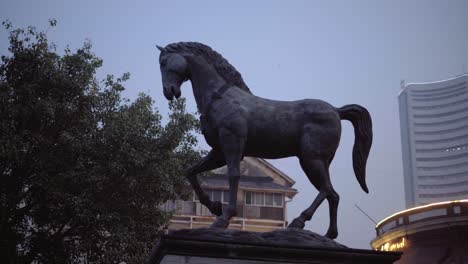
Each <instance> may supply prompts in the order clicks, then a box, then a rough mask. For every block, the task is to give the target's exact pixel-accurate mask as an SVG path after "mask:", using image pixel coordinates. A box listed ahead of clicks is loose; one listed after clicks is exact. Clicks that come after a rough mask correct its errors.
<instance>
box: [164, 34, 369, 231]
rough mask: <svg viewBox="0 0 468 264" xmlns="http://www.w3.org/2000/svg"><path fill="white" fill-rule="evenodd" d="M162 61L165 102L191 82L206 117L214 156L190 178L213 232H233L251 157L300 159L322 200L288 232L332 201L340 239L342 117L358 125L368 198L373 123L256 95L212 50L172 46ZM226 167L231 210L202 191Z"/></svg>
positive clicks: (326, 107)
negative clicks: (333, 166)
mask: <svg viewBox="0 0 468 264" xmlns="http://www.w3.org/2000/svg"><path fill="white" fill-rule="evenodd" d="M158 49H159V50H160V51H161V54H160V56H159V64H160V67H161V74H162V84H163V89H164V96H165V97H166V98H167V99H168V100H172V99H173V98H174V97H175V98H179V97H180V95H181V89H180V87H181V85H182V83H183V82H185V81H187V80H190V81H191V82H192V88H193V93H194V96H195V100H196V102H197V107H198V110H199V112H200V113H201V117H200V122H201V128H202V133H203V135H204V137H205V139H206V141H207V143H208V144H209V145H210V146H211V148H212V149H211V151H210V152H209V153H208V155H207V156H206V157H204V158H203V159H202V160H200V161H199V162H198V163H197V164H196V165H195V166H193V167H191V168H190V169H189V170H188V175H187V177H188V180H189V182H190V184H191V185H192V187H193V188H194V190H195V192H196V194H197V195H198V198H199V200H200V202H201V203H202V204H204V205H205V206H206V207H207V208H208V209H209V210H210V211H211V212H212V213H213V214H215V215H217V216H218V217H217V219H216V221H215V222H214V223H213V224H212V227H221V228H226V227H227V226H228V225H229V219H231V218H232V217H233V216H235V215H236V203H237V189H238V186H239V177H240V172H239V163H240V162H241V160H242V159H243V157H244V156H252V157H259V158H265V159H278V158H284V157H291V156H296V157H298V158H299V161H300V164H301V167H302V169H303V170H304V172H305V174H306V175H307V177H308V178H309V180H310V182H312V184H313V185H314V186H315V188H317V190H318V191H319V194H318V195H317V197H316V198H315V200H314V201H313V202H312V204H311V205H310V206H309V207H308V208H307V209H306V210H304V211H303V212H302V213H301V215H300V216H298V217H297V218H295V219H294V220H293V221H292V222H291V224H290V225H289V226H288V228H304V224H305V222H306V221H308V220H310V219H311V218H312V215H313V214H314V213H315V211H316V210H317V208H318V207H319V205H320V204H321V203H322V202H323V201H324V199H327V200H328V203H329V209H330V226H329V228H328V231H327V234H326V236H327V237H329V238H331V239H334V238H336V237H337V236H338V228H337V210H338V202H339V196H338V193H336V191H335V190H334V189H333V186H332V184H331V182H330V175H329V166H330V163H331V162H332V160H333V157H334V155H335V151H336V149H337V148H338V144H339V141H340V136H341V121H340V120H342V119H345V120H349V121H351V123H352V124H353V126H354V133H355V142H354V147H353V168H354V173H355V175H356V178H357V180H358V182H359V184H360V185H361V187H362V189H363V190H364V191H365V192H368V189H367V186H366V180H365V179H366V171H365V168H366V162H367V157H368V155H369V151H370V148H371V145H372V121H371V117H370V115H369V112H368V111H367V110H366V109H365V108H364V107H362V106H359V105H355V104H354V105H346V106H343V107H341V108H335V107H333V106H332V105H330V104H329V103H327V102H324V101H321V100H316V99H306V100H300V101H293V102H284V101H274V100H269V99H265V98H260V97H257V96H255V95H253V94H252V93H251V92H250V89H249V88H248V87H247V85H246V84H245V83H244V81H243V79H242V77H241V75H240V74H239V72H238V71H237V70H236V69H235V68H234V67H233V66H232V65H231V64H229V62H228V61H227V60H226V59H224V58H223V57H222V56H221V55H220V54H219V53H217V52H216V51H214V50H212V49H211V48H210V47H208V46H206V45H203V44H200V43H195V42H180V43H173V44H169V45H167V46H166V47H164V48H162V47H159V46H158ZM224 165H227V168H228V176H229V194H230V196H229V205H228V206H227V207H226V208H224V209H223V208H222V205H221V203H220V202H215V201H211V200H210V198H209V196H208V195H207V194H206V193H205V192H204V191H203V189H202V188H201V187H200V184H199V182H198V179H197V174H199V173H201V172H204V171H209V170H213V169H216V168H219V167H221V166H224Z"/></svg>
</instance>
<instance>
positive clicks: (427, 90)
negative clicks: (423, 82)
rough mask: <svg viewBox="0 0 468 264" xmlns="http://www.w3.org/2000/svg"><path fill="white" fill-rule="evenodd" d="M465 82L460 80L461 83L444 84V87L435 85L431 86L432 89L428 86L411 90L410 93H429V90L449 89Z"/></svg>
mask: <svg viewBox="0 0 468 264" xmlns="http://www.w3.org/2000/svg"><path fill="white" fill-rule="evenodd" d="M465 84H466V82H461V83H456V84H452V85H449V86H445V87H437V88H433V89H430V88H424V89H423V90H411V93H431V92H438V91H440V90H442V89H444V90H449V89H452V88H456V87H458V86H462V85H465Z"/></svg>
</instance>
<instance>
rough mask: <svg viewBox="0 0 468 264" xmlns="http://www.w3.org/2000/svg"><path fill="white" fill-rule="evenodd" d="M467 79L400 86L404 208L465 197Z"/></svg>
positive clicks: (467, 179) (467, 185) (466, 76)
mask: <svg viewBox="0 0 468 264" xmlns="http://www.w3.org/2000/svg"><path fill="white" fill-rule="evenodd" d="M467 82H468V74H463V75H460V76H457V77H454V78H451V79H448V80H443V81H437V82H430V83H408V84H406V85H402V90H401V91H400V93H399V95H398V100H399V108H400V129H401V143H402V152H403V153H402V154H403V173H404V183H405V200H406V207H407V208H410V207H414V206H418V205H424V204H430V203H434V202H440V201H448V200H457V199H464V198H468V85H467Z"/></svg>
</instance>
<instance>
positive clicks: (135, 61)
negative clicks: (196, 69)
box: [0, 0, 468, 248]
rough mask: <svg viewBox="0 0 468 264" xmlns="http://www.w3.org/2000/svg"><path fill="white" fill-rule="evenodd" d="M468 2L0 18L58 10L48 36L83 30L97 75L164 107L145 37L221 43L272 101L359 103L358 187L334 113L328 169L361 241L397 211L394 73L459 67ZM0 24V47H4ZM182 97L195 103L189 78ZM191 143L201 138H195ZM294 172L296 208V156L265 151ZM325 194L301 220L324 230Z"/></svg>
mask: <svg viewBox="0 0 468 264" xmlns="http://www.w3.org/2000/svg"><path fill="white" fill-rule="evenodd" d="M467 14H468V1H466V0H464V1H462V0H458V1H457V0H447V1H425V0H424V1H422V0H421V1H408V0H401V1H384V0H380V1H375V0H368V1H344V0H343V1H247V0H245V1H230V2H227V1H226V2H223V1H178V0H177V1H176V0H171V1H154V0H153V1H110V0H109V1H23V0H8V1H5V0H3V1H2V2H1V3H0V19H1V20H2V21H3V20H5V19H9V20H10V21H11V22H12V23H13V25H14V27H25V26H28V25H34V26H37V27H38V28H39V29H43V30H45V29H46V28H47V25H48V22H47V21H48V20H49V19H51V18H55V19H57V20H58V24H57V27H55V28H52V29H49V31H48V33H49V38H50V40H51V41H53V42H55V43H56V44H57V46H58V50H59V51H61V50H63V49H64V48H65V46H66V45H69V46H70V47H71V48H72V49H75V48H78V47H80V46H81V45H82V43H83V42H84V41H85V39H90V40H91V41H92V43H93V47H94V48H93V50H94V52H95V53H96V54H97V55H98V56H99V57H100V58H102V59H103V60H104V66H103V67H102V69H101V70H100V71H99V73H98V74H99V76H101V77H104V76H105V74H108V73H111V74H114V75H116V76H118V75H121V74H122V73H124V72H130V73H131V79H130V80H129V81H128V82H127V83H126V85H125V86H126V87H127V90H126V91H125V93H124V94H125V96H127V97H128V98H130V99H134V98H136V96H137V94H138V93H139V92H145V93H148V94H149V95H150V96H151V97H152V98H153V99H154V100H155V105H156V106H157V107H158V108H159V109H160V110H161V112H162V113H163V114H165V113H167V111H168V110H167V109H168V107H167V101H166V99H165V98H164V96H163V94H162V85H161V76H160V72H159V65H158V60H157V58H158V55H159V52H157V50H156V48H155V44H158V45H161V46H165V45H167V44H169V43H173V42H179V41H197V42H202V43H204V44H207V45H209V46H211V47H212V48H213V49H214V50H216V51H218V52H219V53H221V54H222V55H223V56H224V57H225V58H226V59H227V60H228V61H229V62H231V63H232V64H233V65H234V66H235V67H236V68H237V70H238V71H239V72H240V73H241V74H242V76H243V78H244V80H245V81H246V83H247V85H248V86H249V87H250V89H251V91H252V92H253V93H254V94H255V95H258V96H262V97H266V98H270V99H276V100H296V99H303V98H317V99H322V100H325V101H328V102H329V103H331V104H332V105H334V106H336V107H341V106H343V105H345V104H351V103H357V104H360V105H362V106H364V107H366V108H367V109H368V110H369V112H370V113H371V115H372V118H373V124H374V144H373V147H372V150H371V153H370V157H369V161H368V166H367V184H368V187H369V190H370V193H369V194H365V193H364V192H363V191H362V190H361V188H360V187H359V184H358V183H357V181H356V179H355V176H354V174H353V170H352V157H351V151H352V144H353V141H354V131H353V128H352V126H351V125H350V123H348V122H347V121H343V132H342V141H341V145H340V147H339V149H338V151H337V153H336V157H335V160H334V162H333V163H332V166H331V179H332V182H333V184H334V187H335V189H336V191H337V192H338V193H339V194H340V196H341V201H340V205H339V211H338V217H339V218H338V228H339V236H338V239H337V241H338V242H340V243H343V244H345V245H347V246H348V247H356V248H370V246H369V241H370V240H371V239H373V238H374V237H375V230H374V224H373V223H372V222H371V221H370V220H369V219H367V217H366V216H364V215H363V214H362V213H361V212H360V211H358V210H357V209H356V208H355V206H354V204H357V205H359V206H360V207H361V208H362V209H364V210H365V211H366V212H367V213H368V214H369V215H370V216H371V217H372V218H374V219H375V220H376V221H380V220H382V219H383V218H385V217H386V216H388V215H390V214H392V213H394V212H396V211H399V210H402V209H405V205H404V193H403V172H402V161H401V142H400V128H399V113H398V102H397V93H398V91H399V89H400V81H401V80H402V79H404V80H406V81H408V82H427V81H436V80H441V79H446V78H450V77H453V76H455V75H459V74H462V73H464V72H467V71H468V15H467ZM7 45H8V41H7V33H6V31H5V30H2V31H0V52H1V54H5V52H6V49H7ZM182 96H184V97H186V98H187V101H188V110H189V111H191V112H195V111H196V106H195V101H194V99H193V94H192V91H191V86H190V84H189V83H186V84H185V85H184V86H183V89H182ZM200 147H201V148H205V149H206V148H207V145H206V144H205V143H204V140H203V138H200ZM270 162H271V163H273V164H274V165H275V166H277V167H278V168H279V169H280V170H282V171H284V172H285V173H286V174H288V175H289V176H291V177H292V178H294V179H295V180H296V182H297V183H296V185H295V186H294V187H295V188H297V189H298V190H299V194H298V195H297V196H296V198H294V200H293V201H292V202H290V203H289V204H288V218H289V220H292V218H294V217H296V216H297V215H299V214H300V212H301V211H302V210H303V209H305V208H306V207H308V206H309V205H310V203H311V202H312V200H313V199H314V198H315V196H316V195H317V193H318V192H317V191H316V190H315V188H314V187H313V186H312V185H311V184H310V183H309V182H308V180H307V178H306V176H305V175H304V173H303V172H302V170H301V169H300V166H299V164H298V162H297V159H296V158H289V159H283V160H270ZM328 221H329V219H328V204H327V203H326V202H325V203H324V204H323V205H322V206H321V207H320V208H319V210H318V211H317V213H316V214H315V216H314V218H313V219H312V221H310V222H309V223H308V224H307V226H306V228H307V229H309V230H312V231H314V232H317V233H319V234H324V233H325V232H326V230H327V228H328Z"/></svg>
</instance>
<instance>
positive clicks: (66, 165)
mask: <svg viewBox="0 0 468 264" xmlns="http://www.w3.org/2000/svg"><path fill="white" fill-rule="evenodd" d="M49 22H50V25H51V26H55V24H56V21H55V20H51V21H49ZM4 26H5V27H6V29H7V30H8V31H9V41H10V46H9V53H8V54H7V55H3V56H2V58H1V59H2V61H1V64H0V100H1V102H0V173H1V176H0V177H1V179H0V249H1V252H0V259H2V263H31V262H35V263H121V262H125V263H141V262H143V261H144V259H145V258H146V257H147V256H148V254H149V251H150V248H151V247H152V245H153V243H154V240H155V239H156V236H157V234H158V232H159V231H160V230H161V229H162V228H163V227H164V225H165V224H166V223H167V220H168V217H169V215H168V214H167V213H165V212H163V211H161V210H160V209H159V207H158V205H161V204H162V203H163V202H165V201H166V200H168V199H176V198H177V197H178V194H179V193H182V190H183V189H184V186H185V184H184V180H183V179H182V178H181V175H183V169H184V168H186V164H189V163H192V162H193V161H194V160H195V159H198V158H199V156H200V153H199V151H198V150H196V149H194V146H195V145H196V139H195V137H194V136H193V132H194V130H195V129H196V127H197V125H198V124H197V121H196V119H195V117H194V116H193V115H191V114H189V113H186V112H185V102H184V100H178V101H174V102H172V103H171V104H170V110H171V113H170V115H169V118H168V122H167V124H166V125H162V124H161V119H162V117H161V115H160V113H159V112H157V111H156V110H155V109H154V107H153V102H152V100H151V98H150V97H148V96H147V95H144V94H140V95H139V97H138V98H137V99H136V100H135V101H133V102H130V101H129V100H126V99H123V98H122V97H121V92H122V91H123V90H124V86H123V82H124V81H125V80H127V79H128V78H129V74H124V75H123V76H122V77H120V78H114V77H113V76H112V75H109V76H108V77H107V78H106V79H105V80H103V81H99V80H97V78H96V70H97V69H98V68H99V67H100V66H101V64H102V61H101V60H100V59H99V58H97V57H96V56H95V55H94V54H93V53H92V51H91V44H90V43H85V44H84V45H83V47H82V48H80V49H78V50H76V51H74V52H72V51H71V50H70V49H66V50H65V52H64V54H63V55H59V54H58V53H57V52H56V48H55V46H54V45H53V44H49V42H48V41H47V37H46V34H45V33H43V32H38V31H37V30H36V29H35V28H34V27H28V28H27V29H12V27H11V24H10V23H9V22H4Z"/></svg>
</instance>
